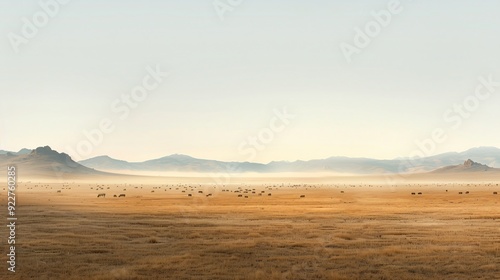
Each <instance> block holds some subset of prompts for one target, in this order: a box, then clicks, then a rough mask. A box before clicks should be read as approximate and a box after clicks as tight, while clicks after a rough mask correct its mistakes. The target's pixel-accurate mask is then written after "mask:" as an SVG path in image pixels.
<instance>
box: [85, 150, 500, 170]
mask: <svg viewBox="0 0 500 280" xmlns="http://www.w3.org/2000/svg"><path fill="white" fill-rule="evenodd" d="M467 159H474V160H475V161H478V162H482V163H485V164H487V165H489V166H491V167H500V149H498V148H494V147H480V148H473V149H470V150H467V151H465V152H461V153H444V154H440V155H435V156H430V157H426V158H422V159H419V160H413V161H410V160H408V159H405V158H397V159H392V160H378V159H370V158H349V157H330V158H326V159H315V160H307V161H302V160H298V161H293V162H289V161H273V162H270V163H268V164H261V163H252V162H224V161H216V160H207V159H197V158H193V157H190V156H186V155H178V154H175V155H170V156H166V157H162V158H159V159H153V160H148V161H144V162H127V161H124V160H118V159H113V158H111V157H109V156H99V157H95V158H91V159H87V160H83V161H80V162H79V163H80V164H82V165H84V166H87V167H90V168H95V169H97V170H106V171H176V172H224V173H244V172H256V173H272V172H331V173H345V174H379V173H410V172H411V173H413V172H428V171H432V170H435V169H437V168H441V167H444V166H450V165H457V164H461V163H463V162H464V161H465V160H467Z"/></svg>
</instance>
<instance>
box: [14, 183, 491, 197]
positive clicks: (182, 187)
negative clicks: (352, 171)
mask: <svg viewBox="0 0 500 280" xmlns="http://www.w3.org/2000/svg"><path fill="white" fill-rule="evenodd" d="M29 183H31V182H29ZM241 185H242V186H233V188H229V187H227V188H226V186H225V185H223V186H222V188H220V187H219V189H218V187H216V186H205V187H202V185H200V184H198V185H191V184H176V185H166V184H165V185H162V186H159V187H158V186H155V187H152V188H153V190H151V193H156V192H155V190H161V189H162V188H163V189H164V191H165V192H166V191H169V190H176V191H179V192H180V193H183V194H184V195H187V197H194V194H195V193H198V194H202V195H203V196H205V197H212V196H213V192H216V191H217V189H218V190H219V191H221V192H233V193H235V194H236V195H237V197H239V198H247V199H248V198H251V197H252V196H261V197H262V196H263V195H265V194H266V193H267V196H272V192H271V191H272V190H275V191H277V190H285V189H300V190H306V191H307V190H308V189H312V188H318V187H322V186H323V185H320V186H318V185H307V184H302V185H300V184H295V185H291V184H288V185H285V184H275V185H262V187H264V190H258V189H257V188H256V186H253V188H251V187H250V186H246V187H245V185H244V184H241ZM432 185H434V186H436V187H442V186H452V187H455V188H458V187H464V188H465V187H474V186H477V185H474V184H466V183H462V184H453V183H449V184H444V183H442V184H439V183H435V184H431V186H432ZM89 186H90V185H89ZM143 186H144V185H142V184H141V185H140V186H133V185H132V184H122V185H121V187H122V190H123V191H124V192H125V191H127V187H130V188H134V189H139V188H140V189H143ZM327 186H328V185H327ZM362 186H365V187H366V186H368V187H380V188H382V187H383V186H382V185H380V186H374V185H346V184H337V185H330V186H329V188H331V189H334V188H337V189H338V188H339V187H343V188H344V189H347V188H349V187H350V188H354V187H362ZM423 186H426V187H429V185H422V184H407V185H403V186H401V187H423ZM484 186H487V187H498V186H499V184H493V183H489V184H484ZM25 187H26V189H33V188H36V189H38V188H45V189H49V188H50V189H52V187H51V185H48V184H35V185H34V186H33V185H31V187H28V185H25ZM78 187H80V185H78ZM119 187H120V185H115V188H119ZM144 187H147V186H144ZM70 189H71V187H70V184H68V183H63V184H62V187H61V188H60V189H58V190H57V193H62V192H63V191H62V190H70ZM90 189H91V190H95V191H96V192H98V191H104V190H105V189H106V190H112V186H111V185H109V184H108V185H101V184H97V185H94V186H90ZM4 190H5V188H4ZM448 190H449V189H446V190H445V192H446V193H448ZM186 193H187V194H186ZM340 193H341V194H344V193H345V191H344V190H341V191H340ZM470 193H471V192H470V191H468V190H467V191H458V194H459V195H463V194H470ZM497 194H498V192H497V191H493V195H497ZM411 195H423V192H411ZM113 197H115V198H119V197H126V195H125V193H120V194H113ZM97 198H106V193H105V192H98V193H97ZM298 198H306V195H305V194H300V195H299V196H298Z"/></svg>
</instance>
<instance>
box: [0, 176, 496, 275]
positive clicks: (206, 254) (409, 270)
mask: <svg viewBox="0 0 500 280" xmlns="http://www.w3.org/2000/svg"><path fill="white" fill-rule="evenodd" d="M91 188H92V189H91ZM108 188H109V189H108ZM245 189H248V191H247V193H244V191H245ZM254 189H255V190H254ZM59 190H60V192H57V191H59ZM237 190H240V193H235V191H237ZM446 190H448V191H446ZM183 191H184V192H183ZM199 191H202V192H203V193H202V194H201V193H199ZM466 191H469V193H468V194H465V192H466ZM494 191H500V186H498V185H497V184H496V183H489V184H487V183H483V184H473V183H462V184H459V183H454V184H451V183H450V184H445V183H440V184H422V183H409V184H401V185H399V186H394V187H391V186H385V185H382V184H380V185H368V184H364V185H361V184H351V185H350V184H341V183H338V184H315V185H303V184H300V185H289V184H283V185H281V184H278V183H274V184H266V183H264V182H261V183H256V182H253V183H252V184H233V185H230V186H226V187H214V186H213V185H209V184H207V185H203V184H201V185H200V184H198V183H196V184H191V185H190V184H187V183H185V184H184V183H183V184H168V185H167V184H156V183H155V184H139V183H138V184H116V183H109V182H107V183H105V184H99V183H89V182H80V183H64V184H63V183H35V182H30V183H19V185H18V191H17V216H18V219H19V220H18V222H17V223H18V226H17V241H16V250H17V251H16V253H17V263H16V273H11V272H8V271H7V264H6V262H5V261H6V260H7V257H6V253H7V242H6V238H2V239H3V240H5V242H2V244H3V245H2V246H3V247H4V248H2V252H4V254H2V255H3V257H2V260H4V261H3V263H4V265H3V266H4V268H2V271H0V278H1V279H500V226H499V225H500V195H494V194H493V192H494ZM252 192H255V193H252ZM412 192H416V193H418V192H422V194H421V195H418V194H416V195H412V194H411V193H412ZM458 192H463V194H462V195H460V194H458ZM98 193H106V197H105V198H97V194H98ZM259 193H262V194H261V195H259ZM269 193H271V196H269V195H268V194H269ZM115 194H116V195H119V194H126V197H124V198H123V197H121V198H119V197H113V195H115ZM188 194H192V196H191V197H189V196H188ZM207 194H212V195H211V196H208V197H207ZM238 195H242V197H238ZM301 195H303V196H305V197H302V198H301V197H300V196H301ZM245 196H248V198H245ZM6 197H7V194H6V191H5V190H2V197H1V199H0V201H1V206H2V208H5V209H6ZM2 211H3V210H2ZM5 213H6V211H5ZM5 216H6V215H5ZM1 228H2V229H1V231H0V234H1V236H5V237H6V236H8V232H7V229H6V227H5V226H3V227H1Z"/></svg>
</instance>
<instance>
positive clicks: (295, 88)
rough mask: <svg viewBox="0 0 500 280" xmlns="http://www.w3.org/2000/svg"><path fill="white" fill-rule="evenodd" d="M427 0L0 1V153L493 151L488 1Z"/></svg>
mask: <svg viewBox="0 0 500 280" xmlns="http://www.w3.org/2000/svg"><path fill="white" fill-rule="evenodd" d="M66 2H67V3H66ZM436 2H437V1H423V0H422V1H410V0H401V1H395V0H391V1H386V0H380V1H379V0H370V1H326V0H315V1H298V0H287V1H284V0H280V1H278V0H266V1H264V0H255V1H244V0H243V1H234V0H233V1H227V0H216V1H212V0H204V1H201V0H193V1H180V0H170V1H159V0H145V1H111V0H110V1H96V0H87V1H78V0H72V1H68V0H65V1H63V0H60V2H56V0H42V1H28V0H19V1H5V0H0V16H1V17H2V24H1V25H0V34H1V35H2V36H1V37H0V38H1V39H0V97H1V102H0V150H11V151H16V150H20V149H21V148H31V149H32V148H36V147H38V146H45V145H49V146H51V147H52V148H53V149H56V150H57V151H59V152H66V153H68V154H69V155H70V156H72V157H73V158H75V159H76V160H81V159H86V158H91V157H94V156H99V155H109V156H111V157H113V158H118V159H123V160H127V161H144V160H148V159H153V158H159V157H162V156H166V155H170V154H186V155H190V156H193V157H197V158H207V159H216V160H225V161H253V162H262V163H267V162H269V161H273V160H276V161H278V160H289V161H293V160H298V159H302V160H307V159H317V158H327V157H330V156H349V157H370V158H378V159H391V158H396V157H404V156H410V155H415V154H419V153H420V154H422V155H433V154H438V153H442V152H448V151H464V150H467V149H469V148H472V147H478V146H496V147H500V130H498V129H497V126H498V125H497V123H498V120H499V119H500V110H498V108H499V106H498V105H500V84H499V83H500V71H499V70H498V66H499V65H500V52H499V51H498V50H499V49H500V36H498V34H500V32H499V31H500V17H498V16H497V11H498V10H499V9H500V2H498V1H494V0H489V1H488V0H482V1H474V2H472V1H465V0H454V1H452V0H443V1H439V2H438V3H436ZM40 3H42V4H40ZM43 3H49V4H43ZM63 3H64V4H63ZM231 3H232V4H231ZM231 5H232V6H231ZM42 6H43V7H42ZM387 15H389V16H387ZM30 27H31V28H30ZM33 27H34V28H33ZM34 29H35V31H34ZM346 50H348V51H346ZM167 73H168V74H167ZM496 81H498V82H496ZM146 88H148V89H146Z"/></svg>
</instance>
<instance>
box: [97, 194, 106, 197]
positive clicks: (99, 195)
mask: <svg viewBox="0 0 500 280" xmlns="http://www.w3.org/2000/svg"><path fill="white" fill-rule="evenodd" d="M101 196H102V197H106V194H105V193H100V194H98V195H97V197H101Z"/></svg>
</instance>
